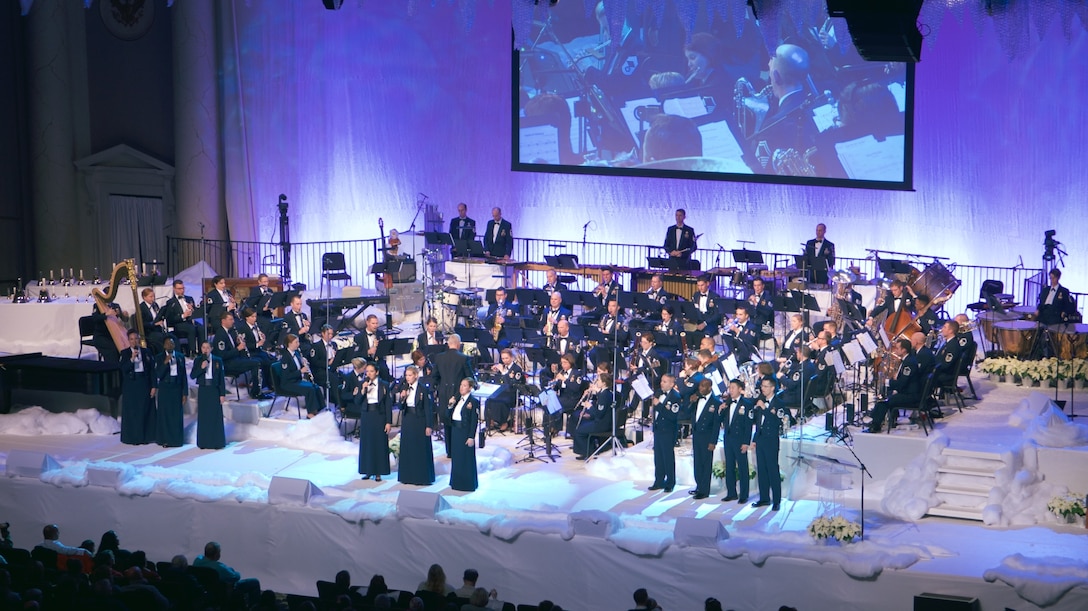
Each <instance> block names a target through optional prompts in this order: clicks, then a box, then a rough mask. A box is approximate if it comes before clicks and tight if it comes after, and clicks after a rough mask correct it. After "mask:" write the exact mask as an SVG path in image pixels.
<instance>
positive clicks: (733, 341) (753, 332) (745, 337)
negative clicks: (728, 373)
mask: <svg viewBox="0 0 1088 611" xmlns="http://www.w3.org/2000/svg"><path fill="white" fill-rule="evenodd" d="M735 313H736V317H735V318H734V319H733V320H732V321H730V323H729V326H728V327H726V330H725V335H724V337H725V340H726V344H727V345H728V346H729V348H730V350H732V352H733V354H735V355H736V357H737V363H745V362H748V361H750V360H752V357H753V356H754V355H758V349H757V346H758V345H759V327H757V326H756V323H755V321H753V320H752V319H751V318H750V317H749V307H748V305H747V304H738V305H737V309H736V311H735Z"/></svg>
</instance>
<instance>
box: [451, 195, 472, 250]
mask: <svg viewBox="0 0 1088 611" xmlns="http://www.w3.org/2000/svg"><path fill="white" fill-rule="evenodd" d="M450 237H452V238H453V239H454V241H457V240H465V241H468V242H471V241H472V240H475V239H476V221H474V220H472V219H471V218H469V216H468V206H467V205H466V204H465V203H464V202H462V203H460V204H457V216H456V217H454V218H452V219H450Z"/></svg>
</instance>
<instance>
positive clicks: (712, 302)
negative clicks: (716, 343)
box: [688, 291, 722, 345]
mask: <svg viewBox="0 0 1088 611" xmlns="http://www.w3.org/2000/svg"><path fill="white" fill-rule="evenodd" d="M718 300H719V298H718V294H717V293H715V292H714V291H707V292H706V293H705V294H703V293H699V292H695V293H694V294H693V295H692V296H691V302H692V303H693V304H695V307H696V308H697V309H699V316H697V317H696V318H695V320H692V321H688V322H693V323H696V324H698V323H706V327H705V328H704V329H703V330H702V333H703V335H711V336H713V335H717V334H718V325H720V324H722V314H721V311H720V310H718ZM693 343H694V342H693ZM696 345H697V344H696Z"/></svg>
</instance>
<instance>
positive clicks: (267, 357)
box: [234, 320, 276, 387]
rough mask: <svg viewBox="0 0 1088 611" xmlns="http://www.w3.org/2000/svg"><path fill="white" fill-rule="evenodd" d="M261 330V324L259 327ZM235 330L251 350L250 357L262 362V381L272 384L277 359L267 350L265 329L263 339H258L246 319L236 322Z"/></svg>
mask: <svg viewBox="0 0 1088 611" xmlns="http://www.w3.org/2000/svg"><path fill="white" fill-rule="evenodd" d="M257 329H258V330H260V326H259V325H258V327H257ZM234 332H235V333H237V334H238V337H240V338H242V341H243V342H245V344H246V350H247V351H248V352H249V356H250V358H254V359H257V361H259V362H260V364H261V382H262V384H264V385H265V387H267V386H268V385H269V384H271V383H272V382H271V379H270V378H269V376H270V375H272V363H274V362H275V361H276V359H275V358H273V357H272V355H271V354H269V353H268V352H266V351H265V348H267V347H269V346H268V336H266V335H263V334H264V331H261V333H262V335H261V339H262V340H263V341H260V342H259V341H257V334H256V333H255V332H254V331H253V328H252V327H250V326H249V325H247V324H246V321H244V320H239V321H238V322H236V323H234Z"/></svg>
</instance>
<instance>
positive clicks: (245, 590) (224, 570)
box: [193, 541, 261, 598]
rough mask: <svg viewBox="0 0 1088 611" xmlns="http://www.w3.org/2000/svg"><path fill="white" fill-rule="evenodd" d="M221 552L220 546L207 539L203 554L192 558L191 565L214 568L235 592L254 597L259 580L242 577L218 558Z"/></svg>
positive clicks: (258, 588) (258, 586)
mask: <svg viewBox="0 0 1088 611" xmlns="http://www.w3.org/2000/svg"><path fill="white" fill-rule="evenodd" d="M222 554H223V549H222V547H220V545H219V544H218V543H216V542H215V541H209V542H208V543H207V544H206V545H205V546H204V555H203V556H197V557H196V560H193V566H203V567H208V568H210V569H214V570H215V572H216V573H217V574H218V575H219V580H220V581H222V582H223V583H226V584H228V585H232V586H234V590H235V591H236V592H241V593H242V594H244V595H248V596H250V597H253V598H255V597H256V595H257V594H258V593H259V592H260V591H261V582H260V581H258V580H256V579H253V578H248V579H242V575H241V574H240V573H239V572H238V571H236V570H234V569H232V568H231V567H229V566H227V565H226V564H224V563H223V561H222V560H220V558H221V557H222Z"/></svg>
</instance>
